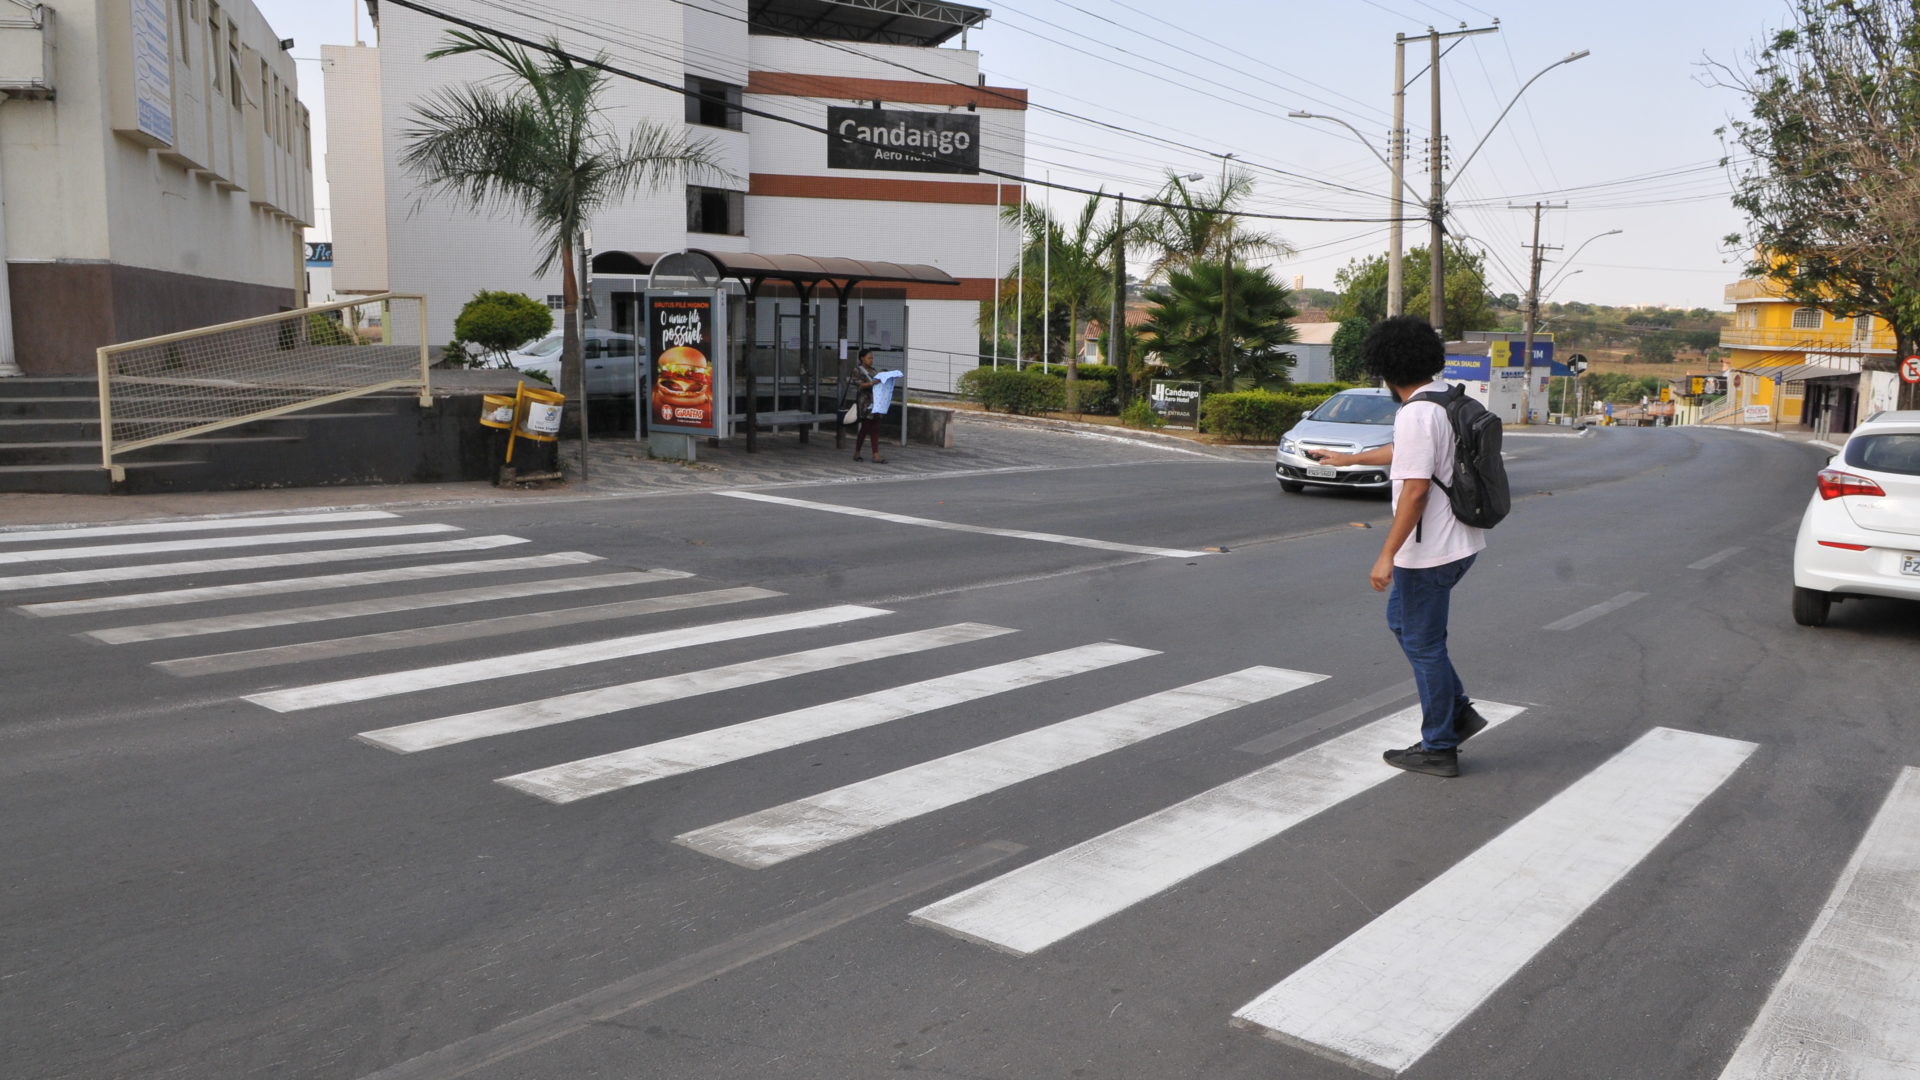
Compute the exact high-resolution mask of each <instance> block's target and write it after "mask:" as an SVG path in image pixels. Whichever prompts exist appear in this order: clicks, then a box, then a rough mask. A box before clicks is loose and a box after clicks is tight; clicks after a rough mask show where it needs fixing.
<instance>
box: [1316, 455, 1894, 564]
mask: <svg viewBox="0 0 1920 1080" xmlns="http://www.w3.org/2000/svg"><path fill="white" fill-rule="evenodd" d="M1307 475H1308V476H1311V477H1313V478H1314V479H1316V480H1331V479H1333V478H1334V477H1336V476H1339V475H1340V470H1339V469H1336V468H1334V467H1333V466H1331V465H1309V466H1307ZM1909 573H1915V574H1920V569H1915V570H1912V571H1909Z"/></svg>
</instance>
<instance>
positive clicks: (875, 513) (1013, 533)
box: [714, 491, 1210, 559]
mask: <svg viewBox="0 0 1920 1080" xmlns="http://www.w3.org/2000/svg"><path fill="white" fill-rule="evenodd" d="M714 494H715V495H725V496H726V497H728V498H730V499H751V500H753V501H754V502H764V503H775V504H778V505H780V506H797V507H800V508H801V509H805V510H822V511H825V512H827V513H829V514H848V515H851V516H853V517H863V518H872V519H874V520H875V521H890V522H893V523H894V524H896V525H918V526H920V527H921V528H926V529H946V530H948V531H950V532H964V533H978V534H980V535H983V536H1006V537H1011V538H1013V539H1015V540H1040V541H1043V542H1045V543H1049V544H1067V545H1070V546H1073V547H1084V548H1097V549H1099V550H1101V551H1124V552H1127V553H1129V554H1133V555H1160V556H1164V557H1166V558H1169V559H1193V558H1198V557H1200V556H1202V555H1207V554H1210V553H1209V552H1205V551H1184V550H1181V549H1179V548H1162V547H1142V546H1140V545H1138V544H1121V543H1116V542H1114V541H1112V540H1092V539H1089V538H1087V537H1084V536H1063V535H1061V534H1060V533H1044V532H1028V531H1026V530H1024V529H993V528H988V527H987V526H985V525H962V524H960V523H958V522H953V521H938V520H935V519H933V518H923V517H908V516H907V515H905V514H889V513H887V512H886V511H884V510H866V509H863V508H861V507H857V506H836V505H834V504H833V503H823V502H809V501H807V500H805V499H789V498H786V497H785V496H782V495H763V494H761V493H760V492H757V491H716V492H714Z"/></svg>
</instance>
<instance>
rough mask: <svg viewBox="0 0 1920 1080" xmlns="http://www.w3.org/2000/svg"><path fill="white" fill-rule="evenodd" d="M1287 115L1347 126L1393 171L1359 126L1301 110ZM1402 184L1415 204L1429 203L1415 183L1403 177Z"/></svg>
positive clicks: (1388, 162) (1357, 138)
mask: <svg viewBox="0 0 1920 1080" xmlns="http://www.w3.org/2000/svg"><path fill="white" fill-rule="evenodd" d="M1287 115H1288V116H1291V117H1293V118H1295V119H1297V120H1326V121H1328V122H1330V123H1335V124H1339V125H1340V126H1341V127H1343V128H1346V129H1347V130H1348V131H1351V132H1353V137H1354V138H1355V139H1356V140H1358V141H1359V143H1360V145H1361V146H1364V147H1366V148H1367V153H1369V154H1372V155H1373V159H1374V160H1375V161H1378V162H1379V163H1380V164H1382V165H1385V166H1386V167H1387V171H1388V172H1392V171H1393V163H1392V162H1390V161H1388V160H1387V159H1386V156H1385V155H1383V154H1381V153H1380V151H1378V150H1375V149H1374V148H1373V144H1372V143H1370V142H1368V141H1367V137H1366V136H1365V135H1362V134H1360V129H1359V128H1356V127H1354V126H1353V125H1352V124H1349V123H1347V122H1346V121H1345V120H1342V119H1340V118H1339V117H1337V116H1322V115H1320V114H1319V113H1313V112H1300V111H1297V110H1296V111H1294V112H1290V113H1288V114H1287ZM1400 186H1401V187H1403V188H1406V189H1407V197H1408V198H1409V199H1410V200H1411V201H1412V202H1413V204H1414V205H1415V206H1425V205H1427V201H1426V200H1425V199H1423V198H1421V197H1420V193H1419V192H1418V191H1416V190H1414V187H1413V185H1412V184H1410V183H1408V182H1407V181H1406V180H1405V179H1402V180H1401V181H1400Z"/></svg>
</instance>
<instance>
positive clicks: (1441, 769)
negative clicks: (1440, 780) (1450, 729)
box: [1381, 743, 1460, 776]
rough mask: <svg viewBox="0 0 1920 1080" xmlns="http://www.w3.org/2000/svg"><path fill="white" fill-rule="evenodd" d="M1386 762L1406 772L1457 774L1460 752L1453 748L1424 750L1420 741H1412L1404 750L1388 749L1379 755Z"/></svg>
mask: <svg viewBox="0 0 1920 1080" xmlns="http://www.w3.org/2000/svg"><path fill="white" fill-rule="evenodd" d="M1381 756H1382V757H1384V758H1386V761H1387V764H1389V765H1391V766H1393V767H1394V768H1396V769H1405V770H1407V771H1408V772H1417V773H1426V774H1427V775H1428V776H1459V775H1460V754H1459V752H1458V751H1454V750H1426V749H1422V747H1421V744H1420V743H1414V744H1413V745H1412V746H1409V747H1407V748H1406V749H1405V750H1389V751H1387V752H1386V753H1385V754H1383V755H1381Z"/></svg>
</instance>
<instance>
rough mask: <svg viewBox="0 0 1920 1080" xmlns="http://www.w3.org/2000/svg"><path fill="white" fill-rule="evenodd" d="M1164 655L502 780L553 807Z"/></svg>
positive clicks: (1016, 666) (962, 677)
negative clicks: (555, 804)
mask: <svg viewBox="0 0 1920 1080" xmlns="http://www.w3.org/2000/svg"><path fill="white" fill-rule="evenodd" d="M1157 655H1159V654H1158V653H1156V652H1155V651H1153V650H1152V649H1136V648H1133V647H1132V646H1128V645H1115V644H1112V643H1110V642H1103V643H1101V644H1097V645H1082V646H1079V647H1078V648H1072V649H1062V650H1060V651H1059V652H1052V653H1046V654H1044V655H1041V656H1029V657H1025V658H1023V659H1020V660H1012V661H1009V662H1007V663H1004V664H994V665H992V666H990V667H983V668H976V669H974V670H972V671H962V672H959V673H957V674H954V675H943V676H941V677H939V678H937V679H927V680H925V681H923V682H917V683H909V684H907V685H905V686H895V687H889V688H887V689H884V690H875V691H873V692H872V693H868V694H861V695H860V696H858V697H852V698H846V699H844V700H841V701H830V702H827V703H826V704H824V705H815V706H812V707H810V708H805V709H795V710H793V711H791V712H784V713H780V714H778V715H776V716H763V717H761V718H759V719H757V720H747V721H744V722H742V723H738V724H732V725H729V726H727V727H723V728H716V729H714V730H711V731H702V732H698V733H696V734H693V735H687V736H683V737H681V738H678V739H667V740H665V741H663V742H657V743H649V744H647V745H646V746H636V747H634V748H632V749H630V750H619V751H615V752H614V753H611V754H601V755H599V756H598V757H590V758H584V759H582V760H580V761H569V762H567V763H565V764H563V765H554V766H551V767H549V768H545V769H535V770H533V771H532V772H524V773H520V774H518V775H515V776H508V777H504V778H502V779H501V780H500V781H499V782H500V783H502V784H505V785H507V786H508V787H511V788H517V789H519V790H521V791H524V792H526V793H527V794H529V795H537V796H539V797H540V798H542V799H545V800H547V801H548V802H554V803H570V802H576V801H578V800H580V799H585V798H588V797H589V796H593V795H604V794H606V793H607V792H609V791H618V790H619V789H621V788H627V787H632V786H634V785H636V784H644V783H647V782H648V781H651V780H659V779H662V778H664V777H668V776H678V775H680V774H681V773H687V772H693V771H694V770H696V769H705V768H710V767H712V766H714V765H720V764H723V763H725V762H729V761H738V760H739V759H741V758H747V757H752V756H754V755H756V754H765V753H769V752H771V751H774V750H780V749H784V748H786V747H789V746H797V745H799V744H800V743H804V742H811V741H813V740H815V739H824V738H827V737H828V736H830V735H841V734H845V733H846V732H849V731H858V730H860V729H861V728H868V727H873V726H875V725H878V724H884V723H887V722H889V721H893V720H900V719H903V718H905V717H909V716H918V715H920V714H921V713H927V712H932V711H934V710H935V709H945V708H950V707H952V706H954V705H960V704H964V703H965V702H969V701H978V700H980V699H981V698H986V697H992V696H994V695H996V694H1003V693H1007V692H1009V691H1012V690H1018V689H1021V688H1022V687H1027V686H1037V685H1039V684H1040V683H1043V682H1047V681H1049V680H1052V679H1059V678H1064V677H1066V676H1069V675H1078V674H1083V673H1085V672H1088V671H1094V670H1097V669H1100V668H1104V667H1110V666H1112V665H1114V664H1119V663H1124V662H1126V661H1128V660H1138V659H1141V658H1142V657H1147V656H1157Z"/></svg>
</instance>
